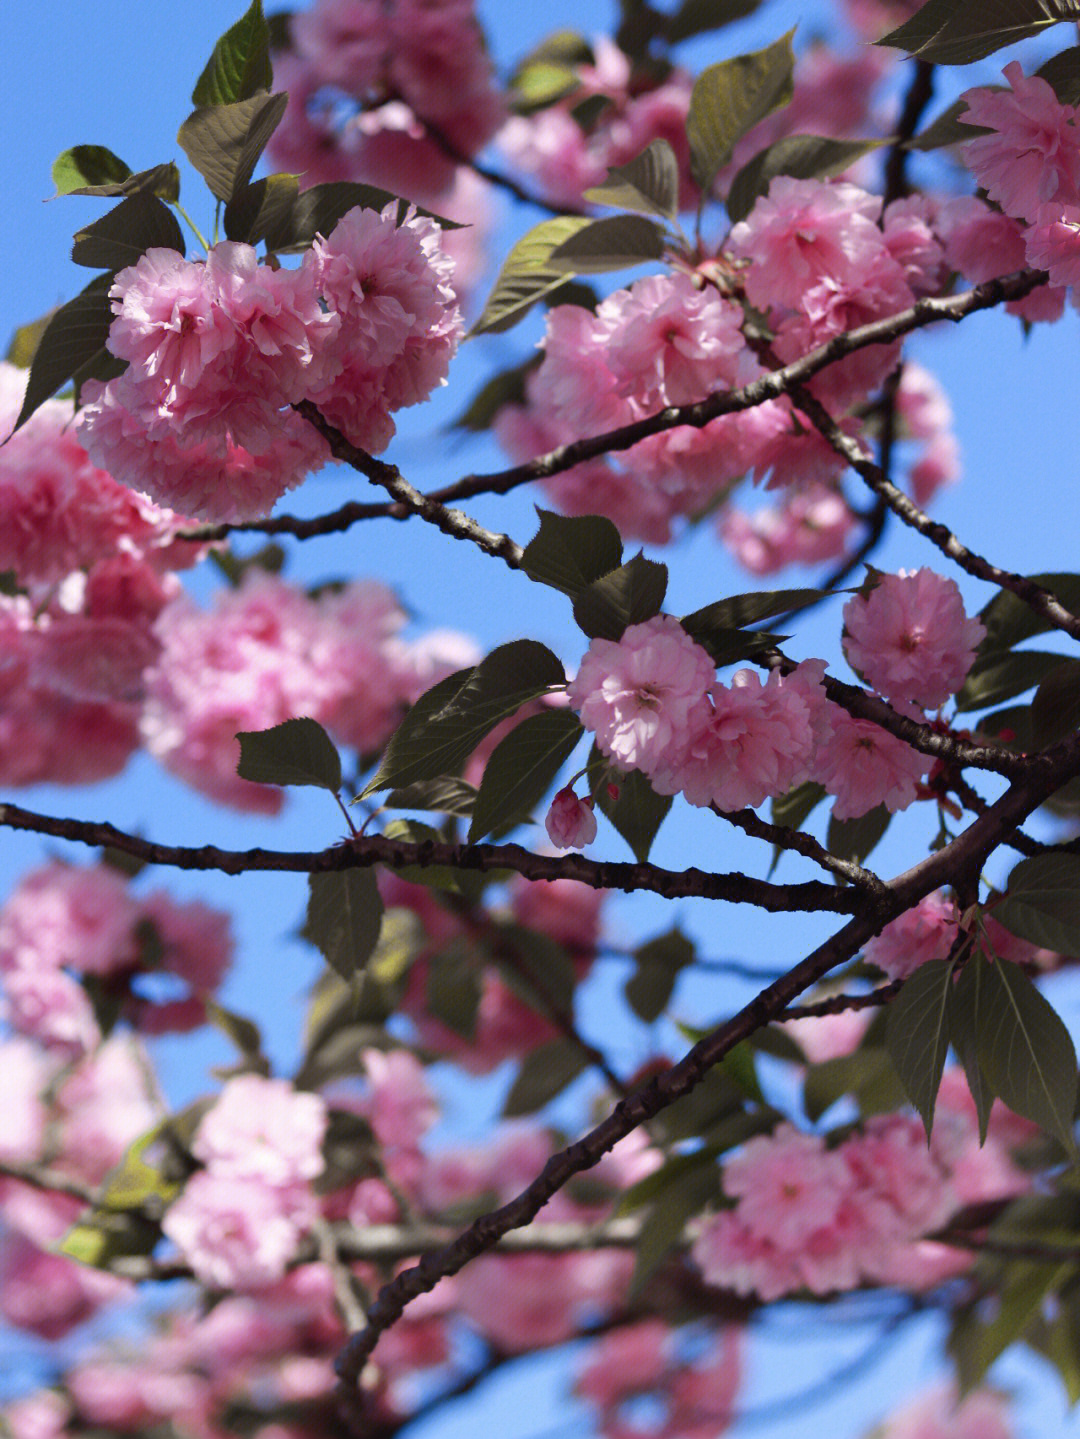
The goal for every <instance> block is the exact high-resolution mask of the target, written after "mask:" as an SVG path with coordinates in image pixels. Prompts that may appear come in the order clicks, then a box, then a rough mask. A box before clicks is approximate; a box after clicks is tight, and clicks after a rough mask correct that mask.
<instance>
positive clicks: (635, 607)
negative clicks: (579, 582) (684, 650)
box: [574, 552, 668, 640]
mask: <svg viewBox="0 0 1080 1439" xmlns="http://www.w3.org/2000/svg"><path fill="white" fill-rule="evenodd" d="M667 581H668V572H667V565H662V564H658V563H657V562H656V561H655V560H647V559H646V558H645V556H644V555H643V554H641V553H640V552H639V553H638V554H636V555H635V556H634V558H633V559H632V560H628V561H627V562H626V564H624V565H620V566H619V568H618V569H617V570H611V571H609V572H608V573H607V574H606V575H602V576H601V577H600V579H598V580H593V581H592V583H591V584H590V585H588V586H587V587H586V588H585V589H583V590H582V591H581V592H580V593H579V594H578V596H577V598H576V599H575V601H574V619H575V620H576V621H577V623H578V625H579V626H580V627H581V629H582V630H583V631H584V632H585V634H587V635H588V636H589V638H590V639H606V640H617V639H620V638H621V637H622V633H623V631H624V630H625V629H626V627H627V625H637V624H642V623H643V622H644V621H645V620H651V619H652V618H653V616H654V615H657V614H659V613H660V607H661V605H662V604H663V603H664V596H665V594H666V593H667Z"/></svg>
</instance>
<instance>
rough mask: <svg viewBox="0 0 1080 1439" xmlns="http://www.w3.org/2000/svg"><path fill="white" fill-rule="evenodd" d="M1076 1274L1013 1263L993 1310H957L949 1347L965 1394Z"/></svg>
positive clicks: (1070, 1269)
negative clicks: (1044, 1304)
mask: <svg viewBox="0 0 1080 1439" xmlns="http://www.w3.org/2000/svg"><path fill="white" fill-rule="evenodd" d="M1074 1273H1075V1266H1074V1265H1071V1264H1061V1263H1057V1264H1053V1263H1049V1264H1040V1263H1038V1262H1034V1261H1030V1260H1023V1259H1019V1260H1014V1261H1013V1262H1012V1263H1011V1264H1010V1265H1009V1268H1008V1270H1007V1271H1006V1275H1005V1281H1004V1283H1003V1285H1002V1286H1001V1288H1000V1290H999V1292H998V1293H997V1294H996V1295H995V1303H994V1304H993V1306H992V1307H991V1306H988V1305H972V1306H969V1307H965V1308H964V1309H961V1310H959V1311H958V1313H957V1315H956V1317H955V1319H954V1320H953V1327H952V1333H951V1334H950V1335H949V1339H948V1343H947V1348H948V1351H949V1354H950V1356H951V1357H952V1359H953V1361H954V1363H955V1364H956V1371H957V1378H958V1379H959V1383H960V1389H961V1392H962V1393H963V1394H967V1393H968V1392H969V1391H970V1390H972V1389H974V1388H975V1386H976V1385H977V1384H980V1383H981V1382H982V1380H983V1379H984V1378H985V1377H986V1372H987V1370H988V1369H989V1368H990V1366H991V1364H993V1362H994V1360H995V1359H997V1357H998V1356H999V1355H1000V1354H1004V1352H1005V1350H1006V1349H1008V1347H1009V1345H1010V1344H1013V1343H1015V1342H1016V1340H1017V1339H1019V1338H1020V1337H1021V1336H1022V1335H1023V1334H1025V1333H1026V1331H1027V1329H1028V1326H1029V1325H1030V1324H1031V1323H1032V1321H1033V1320H1035V1319H1036V1318H1037V1317H1038V1315H1039V1313H1040V1311H1041V1310H1042V1307H1043V1301H1044V1299H1045V1298H1046V1296H1047V1294H1049V1293H1051V1292H1052V1291H1053V1290H1054V1289H1056V1288H1057V1287H1058V1285H1059V1284H1061V1283H1062V1281H1063V1280H1065V1279H1066V1278H1068V1277H1069V1276H1070V1275H1072V1274H1074Z"/></svg>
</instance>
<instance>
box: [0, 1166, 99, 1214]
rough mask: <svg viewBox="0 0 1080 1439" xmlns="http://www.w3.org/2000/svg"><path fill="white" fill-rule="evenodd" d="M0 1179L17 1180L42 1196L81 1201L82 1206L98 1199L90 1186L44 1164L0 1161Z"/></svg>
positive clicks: (95, 1191) (93, 1188)
mask: <svg viewBox="0 0 1080 1439" xmlns="http://www.w3.org/2000/svg"><path fill="white" fill-rule="evenodd" d="M0 1178H3V1179H17V1180H18V1181H19V1182H20V1184H28V1185H30V1186H31V1188H33V1189H40V1190H41V1191H42V1193H44V1194H66V1195H68V1196H69V1197H70V1198H72V1199H81V1200H82V1202H83V1203H84V1204H94V1203H96V1201H97V1197H98V1196H97V1190H96V1189H95V1187H94V1186H93V1185H92V1184H84V1183H83V1182H82V1180H80V1179H72V1178H71V1177H70V1175H67V1174H61V1173H60V1171H59V1170H57V1169H50V1168H49V1167H48V1166H47V1165H44V1164H16V1163H15V1161H14V1160H11V1159H0Z"/></svg>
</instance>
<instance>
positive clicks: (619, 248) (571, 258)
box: [548, 215, 667, 275]
mask: <svg viewBox="0 0 1080 1439" xmlns="http://www.w3.org/2000/svg"><path fill="white" fill-rule="evenodd" d="M666 243H667V232H666V231H665V230H664V228H663V226H661V225H658V224H657V223H656V221H655V220H647V219H645V217H644V216H643V215H612V216H610V218H608V219H604V220H590V221H589V222H588V223H587V224H586V225H585V226H584V227H583V228H581V229H579V230H577V231H575V233H574V234H572V235H570V236H569V237H568V238H567V239H565V240H563V241H562V242H561V244H559V245H557V246H556V247H555V249H554V250H552V252H551V258H550V260H549V262H548V263H549V265H550V268H551V269H552V270H556V271H561V272H562V273H563V274H564V275H565V274H571V275H601V274H604V273H605V272H606V271H608V270H624V269H626V268H627V266H630V265H642V264H645V263H646V262H647V261H649V260H659V259H662V257H663V254H664V247H665V245H666Z"/></svg>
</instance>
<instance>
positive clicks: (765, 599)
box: [679, 589, 825, 639]
mask: <svg viewBox="0 0 1080 1439" xmlns="http://www.w3.org/2000/svg"><path fill="white" fill-rule="evenodd" d="M824 598H825V591H824V590H811V589H802V590H753V591H751V592H750V593H749V594H745V595H731V596H730V597H729V598H728V599H726V600H714V601H713V603H712V604H711V605H705V606H704V607H703V608H702V609H700V610H694V612H693V614H689V615H684V616H683V617H682V619H681V620H680V621H679V623H680V624H681V625H682V627H683V629H684V630H685V631H686V633H687V634H688V635H690V636H691V638H694V639H696V638H697V635H698V634H699V633H706V632H707V631H709V630H712V629H725V630H741V629H745V627H746V626H747V625H754V624H757V623H759V621H761V620H767V619H770V618H771V617H772V616H773V615H786V614H790V613H791V611H792V610H801V609H805V608H806V606H807V605H812V604H814V603H816V601H818V600H820V599H824Z"/></svg>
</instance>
